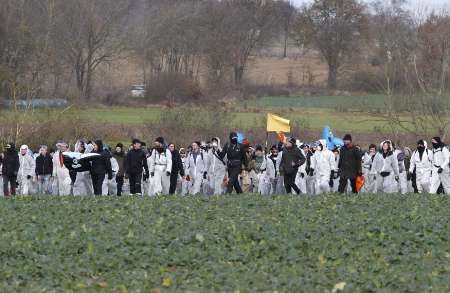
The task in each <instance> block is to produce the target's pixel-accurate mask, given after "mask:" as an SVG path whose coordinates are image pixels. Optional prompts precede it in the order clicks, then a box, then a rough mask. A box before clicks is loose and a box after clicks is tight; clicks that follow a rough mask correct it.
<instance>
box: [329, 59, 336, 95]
mask: <svg viewBox="0 0 450 293" xmlns="http://www.w3.org/2000/svg"><path fill="white" fill-rule="evenodd" d="M337 71H338V66H337V64H335V63H331V62H330V63H328V88H329V89H330V90H334V89H336V87H337Z"/></svg>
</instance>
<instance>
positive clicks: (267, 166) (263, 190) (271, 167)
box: [255, 146, 276, 195]
mask: <svg viewBox="0 0 450 293" xmlns="http://www.w3.org/2000/svg"><path fill="white" fill-rule="evenodd" d="M255 156H256V157H262V158H263V160H262V162H261V163H259V162H258V160H256V168H255V170H257V171H258V170H259V172H258V174H257V177H258V183H257V184H258V189H257V190H256V192H258V193H259V194H262V195H269V194H270V192H271V190H272V185H273V182H274V180H275V174H276V173H275V172H276V171H275V166H276V164H274V163H273V161H272V160H271V158H270V155H266V154H265V153H264V151H263V149H262V147H261V146H257V147H256V150H255Z"/></svg>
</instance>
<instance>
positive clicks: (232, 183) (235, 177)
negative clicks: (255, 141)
mask: <svg viewBox="0 0 450 293" xmlns="http://www.w3.org/2000/svg"><path fill="white" fill-rule="evenodd" d="M239 174H241V167H235V168H230V167H228V184H227V193H232V192H233V188H234V190H236V193H242V188H241V186H240V185H239Z"/></svg>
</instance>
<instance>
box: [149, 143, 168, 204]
mask: <svg viewBox="0 0 450 293" xmlns="http://www.w3.org/2000/svg"><path fill="white" fill-rule="evenodd" d="M148 162H149V166H148V167H149V172H150V177H151V181H152V187H153V190H151V192H150V195H151V196H153V195H160V194H169V189H170V174H171V173H170V172H171V171H172V153H171V152H170V150H169V149H168V148H167V147H166V145H165V143H164V138H162V137H158V138H156V140H155V142H154V148H153V150H152V152H151V154H150V157H149V160H148Z"/></svg>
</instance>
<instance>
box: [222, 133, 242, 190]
mask: <svg viewBox="0 0 450 293" xmlns="http://www.w3.org/2000/svg"><path fill="white" fill-rule="evenodd" d="M218 154H219V157H220V158H221V159H222V160H224V159H225V157H226V161H227V170H228V184H227V191H226V192H227V193H228V194H231V193H232V192H233V189H234V190H235V191H236V193H242V188H241V186H240V184H239V174H240V173H241V171H242V167H243V166H245V165H247V162H246V161H247V155H246V151H245V148H244V146H243V145H242V144H240V143H239V142H238V135H237V133H236V132H231V133H230V142H229V143H227V144H226V145H225V146H224V147H223V149H222V151H221V152H218Z"/></svg>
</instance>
